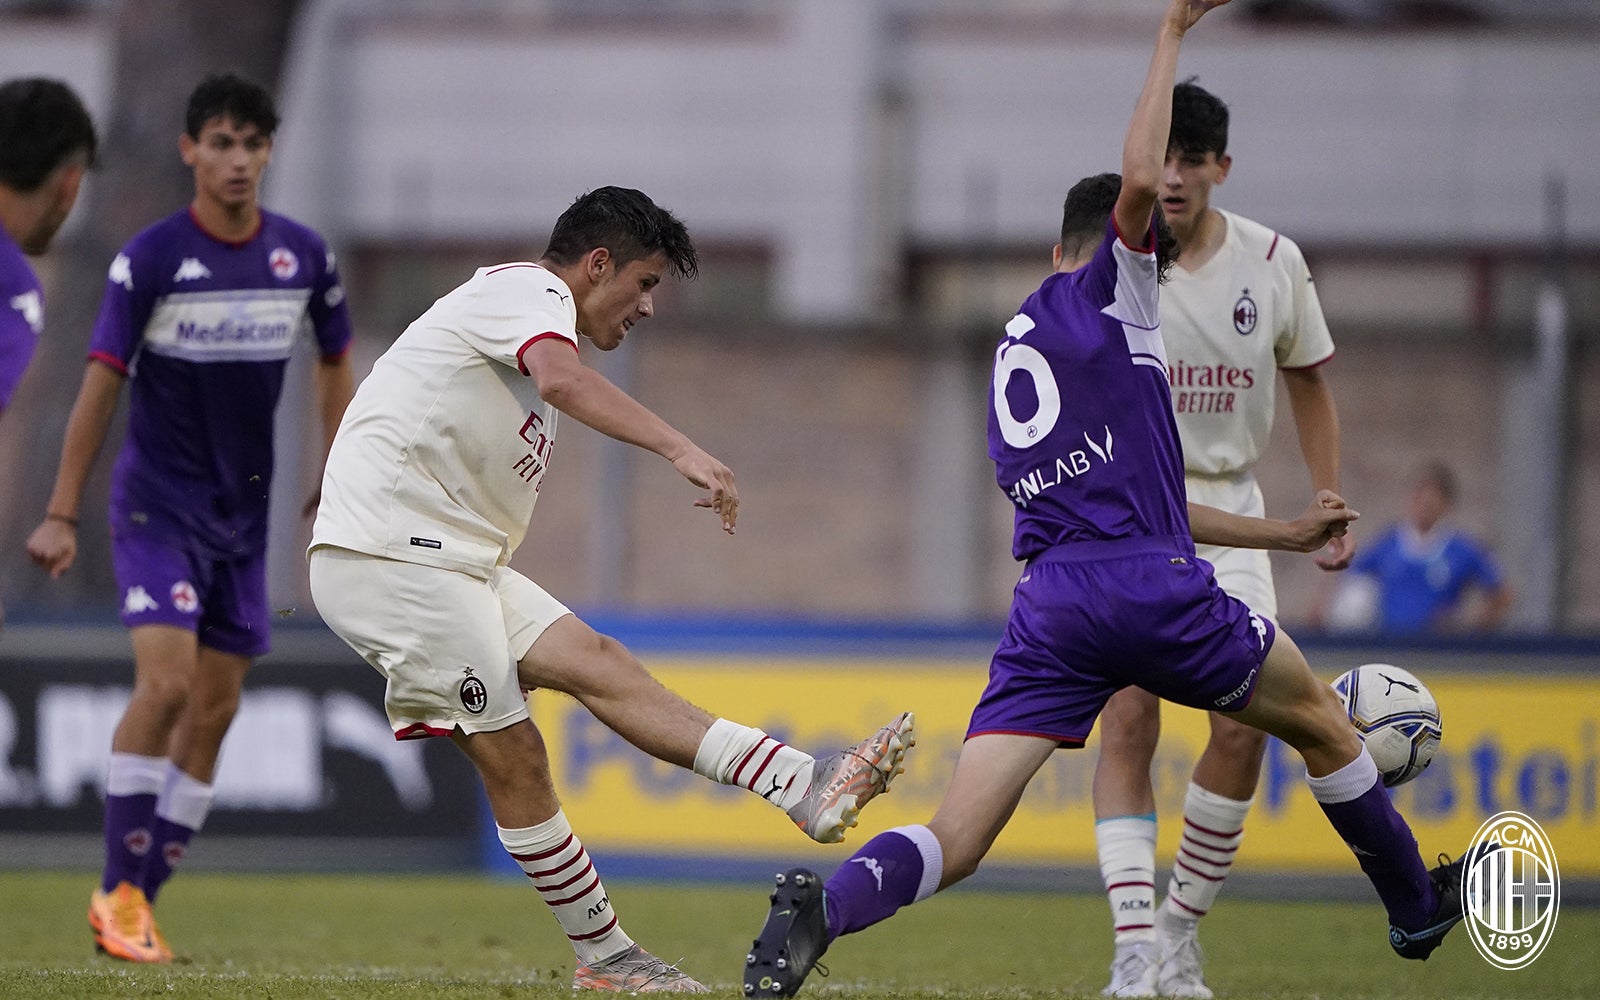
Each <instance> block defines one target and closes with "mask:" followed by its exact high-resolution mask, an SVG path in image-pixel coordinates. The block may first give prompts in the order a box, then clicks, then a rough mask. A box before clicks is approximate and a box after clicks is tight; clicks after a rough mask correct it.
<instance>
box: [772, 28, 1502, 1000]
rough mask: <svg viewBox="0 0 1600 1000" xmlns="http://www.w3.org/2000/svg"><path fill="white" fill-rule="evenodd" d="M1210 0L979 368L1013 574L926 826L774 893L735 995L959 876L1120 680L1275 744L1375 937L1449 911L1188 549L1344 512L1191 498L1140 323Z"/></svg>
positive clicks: (777, 985)
mask: <svg viewBox="0 0 1600 1000" xmlns="http://www.w3.org/2000/svg"><path fill="white" fill-rule="evenodd" d="M1225 2H1226V0H1171V4H1170V6H1169V7H1168V9H1167V12H1166V14H1165V15H1164V16H1163V18H1162V22H1161V28H1160V32H1159V34H1158V36H1157V41H1156V46H1155V53H1154V55H1153V57H1152V59H1151V63H1150V69H1149V72H1148V74H1147V76H1146V78H1145V82H1144V89H1143V91H1142V92H1141V94H1140V96H1139V100H1138V103H1137V105H1136V106H1135V108H1134V113H1133V119H1132V122H1131V123H1130V125H1129V128H1128V134H1127V138H1126V140H1125V142H1124V145H1123V155H1122V175H1121V176H1120V177H1118V176H1117V175H1116V174H1102V175H1100V176H1097V177H1090V178H1086V179H1085V180H1083V181H1080V182H1079V183H1078V184H1076V185H1074V186H1073V188H1072V190H1071V191H1070V192H1069V193H1068V195H1067V200H1066V205H1065V208H1064V212H1063V216H1064V217H1063V221H1062V227H1061V243H1060V244H1059V245H1058V246H1057V247H1056V248H1055V252H1054V262H1055V273H1054V274H1052V275H1051V276H1050V277H1048V278H1046V279H1045V281H1044V283H1043V284H1042V285H1041V286H1040V287H1039V290H1038V291H1036V292H1035V293H1034V294H1033V295H1032V296H1031V297H1030V298H1029V299H1028V300H1027V301H1026V302H1024V303H1023V306H1022V308H1021V310H1020V311H1019V312H1018V314H1017V315H1016V316H1015V317H1013V318H1012V319H1011V321H1010V322H1009V323H1007V324H1006V330H1005V332H1006V336H1005V338H1004V339H1003V340H1002V342H1001V344H1000V346H999V349H998V350H997V351H996V352H995V369H994V381H993V386H992V394H991V406H990V412H989V452H990V456H991V457H992V458H993V459H994V461H995V466H996V476H997V479H998V482H999V484H1000V487H1001V489H1002V490H1004V491H1005V492H1006V493H1007V494H1008V495H1009V496H1010V497H1011V499H1012V501H1013V502H1014V503H1015V505H1016V507H1017V512H1016V527H1015V535H1014V540H1013V544H1012V549H1013V553H1014V554H1015V555H1016V557H1017V558H1018V559H1019V560H1023V561H1025V562H1026V568H1025V569H1024V570H1023V572H1022V575H1021V578H1020V579H1019V581H1018V583H1017V587H1016V591H1015V595H1014V598H1013V602H1012V607H1011V614H1010V618H1009V621H1008V622H1007V625H1006V630H1005V634H1004V636H1003V637H1002V639H1001V641H1000V646H999V648H998V650H997V651H996V652H995V655H994V659H993V661H992V663H991V666H990V670H989V684H988V687H987V688H986V689H985V691H984V693H983V695H982V697H981V698H980V700H979V702H978V705H977V707H976V709H975V710H974V711H973V715H972V720H971V723H970V725H969V727H968V730H967V739H966V742H965V744H964V745H963V747H962V750H961V754H960V756H959V758H958V760H957V763H956V767H955V774H954V776H953V777H952V778H951V781H950V786H949V788H948V789H947V791H946V793H945V798H944V801H943V802H942V803H941V804H940V806H939V809H938V811H937V812H935V814H934V816H933V818H932V819H931V820H930V821H929V822H928V823H927V824H926V825H915V826H905V827H899V828H897V829H895V830H891V831H888V832H886V833H882V834H879V835H878V836H876V837H874V838H873V839H871V840H869V841H868V842H867V843H866V844H865V845H863V846H862V847H861V849H860V850H858V851H856V853H855V854H854V855H853V856H852V857H851V858H850V859H849V860H848V861H846V862H845V863H844V864H843V865H841V866H840V867H839V868H838V869H837V870H836V871H835V872H834V873H833V875H831V876H830V877H829V878H828V879H827V881H826V883H824V882H823V880H822V879H821V878H820V877H819V876H817V875H816V874H815V873H813V872H811V871H808V870H807V869H804V868H791V869H789V870H788V871H786V872H784V873H782V874H780V875H779V876H778V877H777V888H776V891H774V892H773V893H772V896H771V902H772V906H771V909H770V910H769V912H768V915H767V920H766V923H765V925H764V926H763V927H762V929H761V931H760V934H759V936H758V937H757V939H756V941H755V943H754V945H753V947H752V949H751V951H750V953H749V954H748V955H747V956H746V962H745V972H744V991H745V993H746V994H747V995H754V994H757V993H760V994H765V995H773V996H788V995H792V994H793V993H794V992H795V991H796V990H798V989H799V987H800V985H801V984H802V983H803V982H804V980H805V977H806V976H807V974H809V973H810V971H811V969H812V968H813V967H814V966H815V964H816V961H817V959H818V958H819V957H820V956H821V955H822V954H823V952H824V951H826V949H827V948H828V946H829V944H831V943H832V942H833V940H834V939H836V938H837V937H839V935H841V934H850V933H854V932H856V931H860V930H864V929H865V928H867V927H870V926H871V925H873V924H875V923H878V922H879V921H881V920H884V919H886V918H888V917H890V916H892V915H893V914H894V913H895V912H896V911H897V910H899V909H900V908H901V907H902V906H906V905H908V904H911V903H914V902H917V901H919V900H922V899H926V898H927V897H928V896H931V895H932V894H933V893H935V892H937V891H939V890H940V889H944V888H947V887H948V886H950V885H953V884H955V883H956V882H959V881H960V880H961V879H963V878H965V877H967V876H968V875H971V874H972V873H973V872H974V871H976V870H977V866H978V863H979V861H980V860H981V859H982V858H983V856H984V855H985V854H986V853H987V852H988V849H989V847H990V846H991V845H992V844H993V843H994V840H995V838H996V837H997V836H998V835H999V833H1000V831H1001V829H1002V828H1003V827H1004V826H1005V824H1006V821H1007V820H1008V819H1009V818H1010V816H1011V813H1012V812H1013V811H1014V810H1015V808H1016V806H1017V803H1018V801H1019V800H1020V799H1021V797H1022V793H1023V791H1024V790H1025V789H1026V787H1027V784H1028V782H1029V780H1031V779H1032V777H1033V775H1034V773H1035V772H1036V771H1037V770H1038V769H1039V767H1040V766H1042V765H1043V764H1044V762H1045V761H1046V760H1047V759H1048V758H1049V756H1050V754H1051V753H1053V752H1055V750H1056V749H1057V748H1058V747H1081V746H1082V745H1083V741H1084V739H1085V738H1086V737H1087V736H1088V735H1089V731H1090V729H1091V728H1092V726H1093V724H1094V720H1095V717H1096V716H1097V714H1098V713H1099V711H1100V709H1101V708H1102V707H1103V706H1104V705H1105V703H1106V701H1107V699H1109V698H1110V697H1111V695H1112V694H1113V693H1114V692H1116V691H1117V690H1119V689H1121V688H1123V687H1126V686H1128V685H1136V686H1138V687H1141V688H1144V689H1145V690H1147V691H1150V692H1152V693H1154V694H1156V695H1159V696H1160V697H1162V698H1165V699H1167V700H1170V701H1176V702H1179V703H1181V704H1185V705H1191V706H1194V707H1196V708H1202V709H1216V710H1221V711H1227V712H1231V713H1233V714H1234V716H1235V718H1237V719H1239V721H1241V722H1244V723H1246V724H1248V725H1252V726H1256V727H1258V728H1261V729H1265V730H1266V731H1268V732H1270V733H1272V734H1274V735H1276V736H1278V737H1279V738H1281V739H1282V740H1284V742H1286V743H1287V744H1289V745H1290V746H1291V747H1293V748H1294V749H1295V750H1296V751H1298V752H1299V753H1300V755H1301V756H1302V757H1303V758H1304V759H1305V762H1306V767H1307V782H1308V783H1309V784H1310V786H1311V790H1312V794H1313V796H1314V797H1315V798H1316V799H1317V801H1318V803H1320V804H1321V806H1322V808H1323V811H1324V812H1325V813H1326V815H1327V816H1328V819H1329V821H1330V823H1331V824H1332V825H1333V827H1334V829H1335V830H1336V831H1337V832H1338V835H1339V836H1340V837H1342V838H1343V839H1344V840H1345V842H1346V843H1347V844H1348V845H1349V846H1350V848H1351V850H1352V851H1353V852H1354V853H1355V855H1356V857H1357V859H1358V861H1359V863H1360V865H1361V867H1362V869H1363V871H1365V872H1366V874H1367V876H1368V877H1369V878H1370V879H1371V881H1372V883H1373V886H1374V888H1375V889H1376V890H1377V892H1378V895H1379V897H1380V899H1382V901H1383V903H1384V906H1385V908H1386V909H1387V911H1388V915H1389V921H1390V931H1389V936H1390V944H1391V945H1392V946H1393V947H1394V949H1395V950H1396V951H1397V952H1399V953H1400V954H1401V955H1402V956H1403V957H1406V958H1426V957H1427V956H1428V954H1429V953H1430V952H1432V950H1433V949H1434V948H1435V947H1437V946H1438V944H1439V943H1440V941H1442V940H1443V937H1444V934H1445V932H1447V931H1448V930H1449V929H1450V927H1452V926H1454V925H1455V924H1456V923H1458V922H1459V921H1460V920H1461V918H1462V908H1461V896H1460V892H1461V887H1460V882H1461V873H1462V871H1463V870H1464V866H1465V865H1466V864H1467V862H1468V861H1469V860H1471V856H1470V855H1469V858H1463V859H1462V860H1461V861H1458V862H1456V863H1455V864H1446V865H1441V866H1440V867H1438V868H1435V869H1434V870H1433V871H1432V872H1429V871H1428V870H1427V869H1426V868H1425V867H1424V865H1423V862H1422V859H1421V857H1420V856H1419V855H1418V853H1417V845H1416V841H1415V839H1414V837H1413V836H1412V834H1411V830H1410V828H1409V827H1408V826H1407V825H1406V822H1405V820H1404V819H1402V818H1401V816H1400V815H1399V813H1398V812H1396V811H1395V808H1394V806H1393V804H1392V803H1391V802H1390V801H1389V797H1388V793H1387V792H1386V790H1385V789H1384V787H1383V785H1382V783H1381V782H1380V780H1379V775H1378V771H1377V767H1376V766H1375V765H1374V764H1373V761H1372V758H1371V757H1370V756H1369V755H1368V753H1367V751H1366V748H1365V746H1364V745H1363V744H1362V742H1361V739H1360V737H1359V736H1357V734H1356V732H1355V730H1354V729H1353V728H1352V727H1351V726H1350V723H1349V720H1348V719H1347V718H1346V717H1345V714H1344V712H1343V710H1342V709H1341V708H1340V705H1339V701H1338V698H1337V696H1336V695H1335V694H1334V692H1333V689H1332V688H1331V687H1329V686H1328V685H1327V684H1324V683H1322V682H1320V681H1318V680H1317V679H1316V677H1315V676H1313V675H1312V673H1311V668H1310V667H1309V666H1308V665H1307V663H1306V661H1305V658H1304V656H1303V655H1301V653H1300V651H1299V649H1298V648H1296V646H1295V645H1294V643H1293V642H1292V641H1290V639H1289V637H1288V636H1287V635H1285V634H1284V633H1282V632H1281V631H1278V630H1277V629H1276V628H1275V627H1274V626H1273V624H1272V622H1271V621H1270V620H1269V619H1266V618H1262V617H1261V616H1259V615H1256V614H1254V613H1253V612H1251V610H1250V609H1249V608H1248V607H1247V606H1246V605H1244V604H1243V603H1242V602H1240V601H1239V600H1237V599H1235V598H1233V597H1230V596H1228V595H1227V594H1226V593H1224V592H1223V591H1222V590H1221V589H1220V588H1218V587H1217V585H1216V582H1215V580H1214V579H1213V577H1212V573H1211V567H1210V565H1209V564H1207V563H1206V562H1204V561H1203V560H1199V559H1197V558H1196V556H1195V548H1194V546H1195V541H1196V540H1199V541H1202V542H1207V543H1211V544H1217V545H1231V546H1247V547H1254V548H1283V549H1289V550H1295V551H1315V550H1316V549H1318V548H1321V547H1322V545H1324V544H1325V543H1326V542H1327V541H1328V539H1329V538H1331V537H1334V536H1337V535H1338V534H1339V533H1340V532H1341V531H1342V530H1343V526H1344V525H1345V524H1346V523H1347V522H1348V521H1349V520H1351V519H1353V518H1354V517H1355V513H1354V512H1353V511H1349V510H1346V509H1345V508H1344V502H1343V501H1342V500H1341V499H1340V498H1339V497H1337V496H1336V495H1335V494H1333V493H1331V492H1329V491H1326V490H1324V491H1320V492H1319V493H1318V496H1317V499H1316V500H1315V501H1314V502H1313V503H1312V505H1311V507H1310V508H1309V509H1308V510H1307V512H1306V513H1305V514H1304V515H1302V517H1301V518H1300V519H1298V520H1297V521H1294V522H1290V523H1287V524H1286V523H1284V522H1276V521H1267V520H1262V519H1257V518H1251V517H1244V516H1241V515H1237V514H1231V513H1227V512H1224V511H1221V510H1217V509H1215V508H1208V507H1204V506H1202V505H1199V504H1189V503H1187V501H1186V498H1185V494H1184V486H1183V482H1184V470H1183V455H1182V451H1181V448H1180V446H1179V441H1178V432H1177V426H1176V423H1175V421H1174V417H1173V412H1172V398H1171V392H1170V388H1169V386H1168V381H1167V370H1166V354H1165V350H1164V348H1163V346H1162V340H1161V330H1160V323H1159V320H1158V315H1159V314H1158V302H1159V282H1160V279H1161V276H1162V273H1163V272H1164V270H1165V268H1166V267H1168V266H1170V264H1171V262H1172V258H1173V256H1174V254H1173V250H1174V249H1175V248H1176V241H1175V240H1174V239H1173V238H1172V237H1171V234H1170V232H1169V231H1168V230H1167V229H1166V227H1165V223H1164V220H1162V219H1161V217H1160V214H1159V213H1158V212H1156V207H1157V205H1156V199H1157V195H1158V192H1159V188H1160V183H1161V175H1162V168H1163V160H1164V157H1165V154H1166V149H1167V136H1168V131H1169V128H1170V125H1171V112H1172V88H1173V80H1174V75H1175V72H1176V68H1177V57H1178V49H1179V46H1180V43H1181V42H1182V39H1183V37H1184V35H1185V34H1186V33H1187V32H1188V30H1189V29H1190V28H1191V27H1193V26H1194V24H1195V23H1196V22H1197V21H1198V20H1199V19H1200V18H1201V17H1202V16H1203V15H1204V14H1205V13H1206V12H1207V11H1209V10H1211V9H1212V8H1214V7H1218V6H1221V5H1222V4H1223V3H1225Z"/></svg>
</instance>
